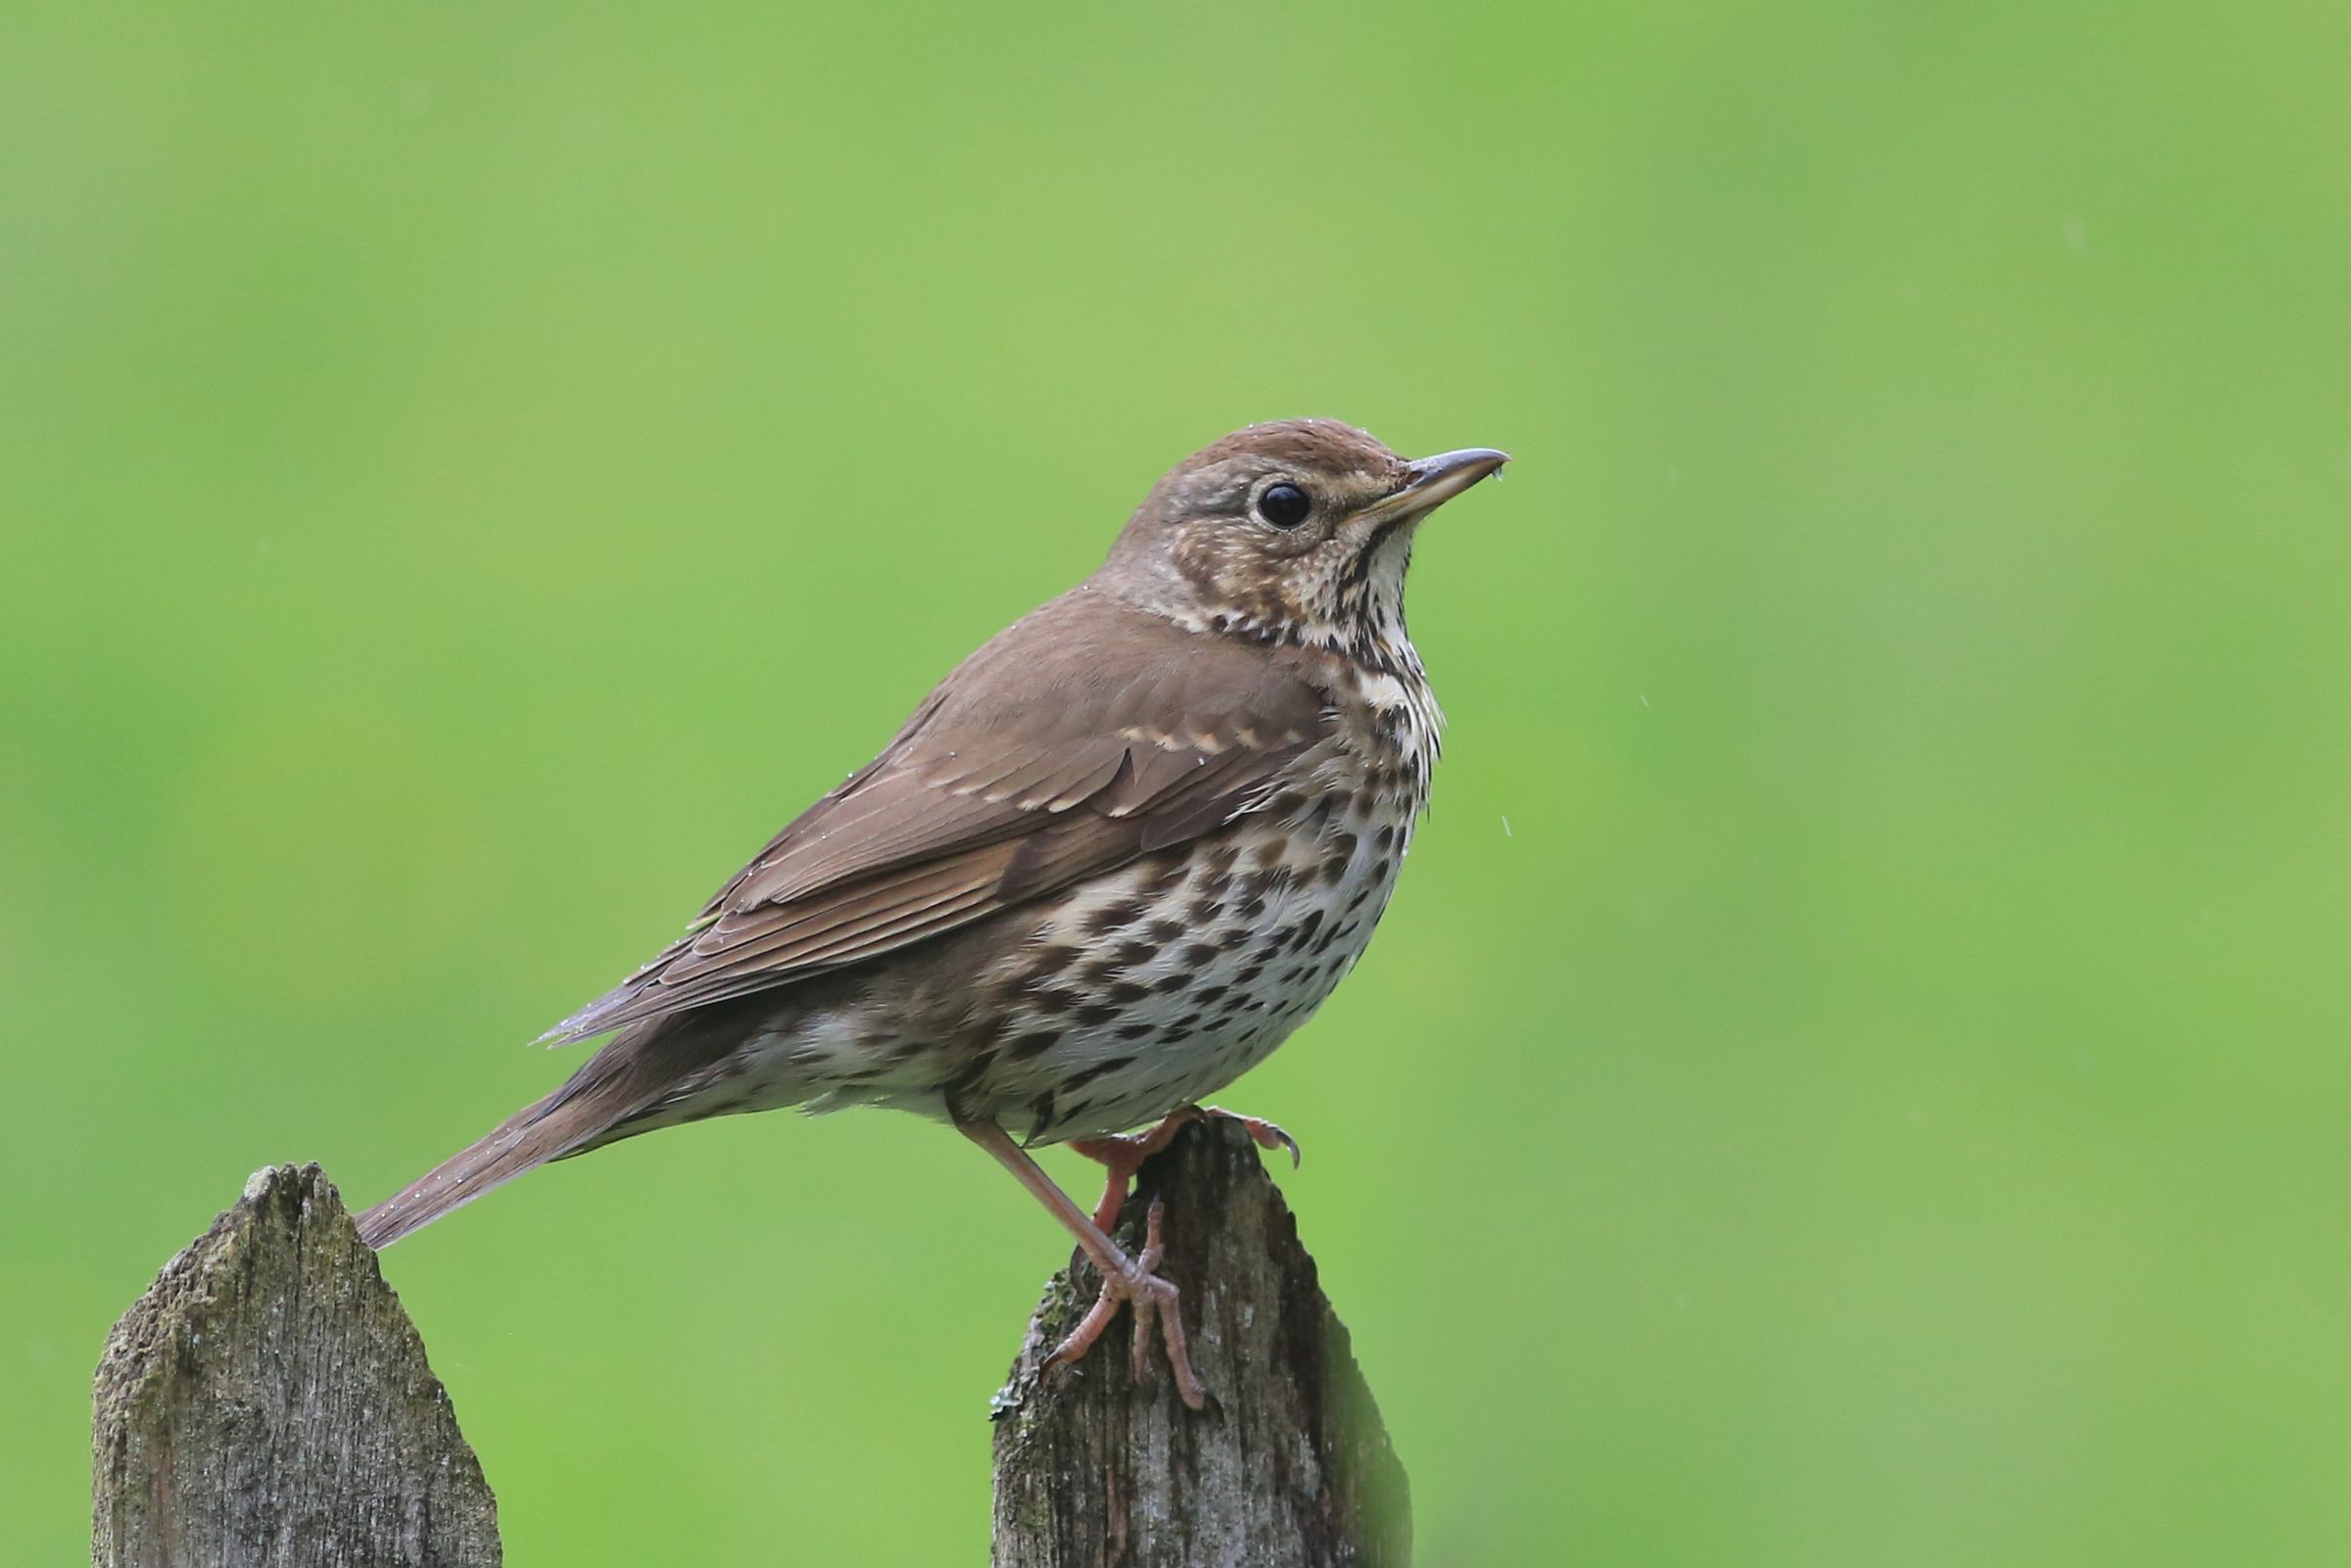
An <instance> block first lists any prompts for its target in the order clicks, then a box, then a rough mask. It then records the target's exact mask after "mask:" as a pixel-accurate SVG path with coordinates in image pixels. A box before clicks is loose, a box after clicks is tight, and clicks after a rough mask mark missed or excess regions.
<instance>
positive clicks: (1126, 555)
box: [1095, 419, 1508, 656]
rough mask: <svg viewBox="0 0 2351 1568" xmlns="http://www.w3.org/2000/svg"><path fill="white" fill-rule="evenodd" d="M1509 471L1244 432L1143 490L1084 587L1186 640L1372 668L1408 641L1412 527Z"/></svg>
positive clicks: (1461, 455) (1487, 463) (1491, 456)
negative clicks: (1306, 650) (1213, 635)
mask: <svg viewBox="0 0 2351 1568" xmlns="http://www.w3.org/2000/svg"><path fill="white" fill-rule="evenodd" d="M1507 460H1508V453H1505V452H1500V451H1493V450H1492V449H1490V448H1485V447H1472V448H1469V449H1466V450H1464V451H1448V452H1441V453H1439V454H1438V455H1436V456H1434V457H1422V458H1418V459H1413V458H1407V457H1400V456H1398V455H1397V454H1396V453H1394V452H1392V451H1389V450H1388V449H1387V448H1385V447H1383V446H1381V445H1380V444H1379V443H1378V442H1377V441H1375V440H1373V439H1372V438H1371V437H1370V436H1368V435H1366V434H1365V433H1364V432H1363V431H1361V430H1358V429H1356V428H1355V427H1354V426H1352V425H1344V424H1341V423H1339V422H1338V421H1337V420H1335V419H1282V420H1275V421H1273V422H1271V423H1268V424H1262V425H1251V426H1250V427H1249V428H1248V429H1246V430H1239V431H1235V432H1234V433H1233V434H1231V435H1229V436H1226V437H1225V438H1224V439H1223V440H1222V441H1219V442H1217V443H1215V444H1214V445H1212V446H1209V447H1205V448H1203V449H1201V450H1200V451H1196V452H1194V453H1193V454H1192V455H1191V456H1189V457H1186V458H1185V459H1184V460H1183V461H1181V462H1179V463H1177V464H1176V466H1175V467H1174V468H1172V469H1170V470H1169V471H1168V474H1167V477H1165V478H1164V479H1162V480H1160V482H1159V483H1158V484H1157V485H1155V486H1153V487H1152V490H1151V494H1150V495H1148V496H1146V497H1145V498H1143V503H1142V505H1140V506H1138V507H1136V508H1135V512H1134V516H1133V517H1132V518H1131V519H1129V520H1128V524H1127V527H1126V529H1125V531H1123V532H1122V533H1121V534H1120V535H1119V542H1118V544H1117V545H1116V546H1113V547H1112V549H1111V552H1110V559H1109V560H1107V561H1106V562H1104V563H1103V567H1102V570H1101V571H1100V572H1099V573H1097V574H1096V577H1095V584H1096V586H1097V587H1099V588H1101V589H1104V590H1106V591H1108V592H1110V593H1113V594H1118V595H1119V596H1120V597H1121V598H1124V599H1127V600H1128V601H1129V602H1131V603H1134V604H1137V605H1140V606H1141V607H1143V608H1145V609H1149V610H1153V611H1155V612H1157V613H1159V614H1162V615H1166V616H1168V617H1170V618H1171V619H1174V620H1176V621H1177V622H1179V623H1181V624H1183V625H1186V626H1189V627H1193V628H1194V629H1196V630H1204V631H1214V632H1233V633H1238V634H1241V635H1244V636H1249V637H1256V638H1262V639H1265V640H1267V641H1283V642H1294V643H1300V644H1304V645H1308V646H1316V647H1327V648H1334V649H1339V650H1342V651H1348V652H1353V653H1356V654H1358V655H1370V656H1375V655H1376V654H1378V653H1379V652H1382V651H1384V650H1387V649H1390V648H1394V647H1397V646H1399V645H1401V644H1403V643H1404V641H1405V628H1404V574H1405V568H1406V567H1407V565H1409V564H1410V563H1411V560H1412V554H1413V535H1414V532H1415V530H1416V529H1417V528H1418V527H1419V524H1420V520H1421V519H1422V518H1424V517H1426V516H1427V515H1428V514H1429V513H1430V512H1432V511H1434V510H1435V509H1436V508H1437V507H1438V506H1440V505H1442V504H1443V503H1444V502H1445V501H1447V500H1449V499H1452V498H1453V497H1455V496H1458V495H1460V494H1461V493H1462V492H1463V491H1464V490H1467V489H1468V488H1469V487H1470V486H1471V485H1474V484H1476V483H1477V482H1478V481H1479V480H1481V479H1483V478H1485V477H1486V476H1487V475H1488V474H1490V473H1492V472H1494V471H1495V470H1496V469H1498V468H1500V467H1501V466H1502V465H1503V463H1504V462H1506V461H1507Z"/></svg>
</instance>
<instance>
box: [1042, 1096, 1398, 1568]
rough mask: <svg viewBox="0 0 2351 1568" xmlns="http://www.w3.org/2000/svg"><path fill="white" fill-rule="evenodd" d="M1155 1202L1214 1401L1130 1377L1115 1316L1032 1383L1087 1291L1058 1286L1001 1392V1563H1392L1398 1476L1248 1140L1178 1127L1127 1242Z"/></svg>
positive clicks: (1152, 1167) (1052, 1567) (1086, 1566)
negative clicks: (1062, 1364)
mask: <svg viewBox="0 0 2351 1568" xmlns="http://www.w3.org/2000/svg"><path fill="white" fill-rule="evenodd" d="M1153 1194H1157V1195H1159V1196H1161V1197H1163V1198H1165V1199H1166V1200H1167V1205H1168V1226H1167V1246H1168V1252H1167V1259H1166V1262H1165V1265H1164V1266H1163V1268H1162V1269H1161V1272H1162V1273H1163V1274H1164V1275H1166V1276H1167V1277H1168V1278H1169V1279H1171V1280H1173V1281H1174V1282H1175V1284H1176V1287H1177V1288H1178V1289H1179V1290H1181V1291H1182V1292H1183V1313H1184V1322H1185V1325H1186V1327H1187V1328H1188V1330H1189V1331H1190V1336H1191V1349H1192V1364H1193V1366H1194V1367H1195V1368H1196V1369H1197V1370H1198V1372H1199V1373H1200V1377H1201V1380H1202V1381H1203V1382H1205V1383H1206V1384H1207V1385H1208V1387H1209V1389H1210V1392H1211V1395H1212V1398H1211V1400H1210V1402H1209V1407H1208V1408H1207V1409H1206V1410H1201V1411H1193V1410H1187V1409H1185V1408H1184V1406H1183V1405H1182V1403H1181V1402H1179V1401H1178V1400H1177V1399H1176V1392H1175V1390H1174V1389H1173V1388H1172V1387H1171V1386H1170V1385H1169V1381H1168V1379H1167V1378H1166V1376H1165V1375H1164V1373H1163V1375H1162V1376H1161V1377H1160V1379H1159V1380H1158V1382H1156V1383H1154V1384H1149V1385H1137V1384H1136V1383H1135V1382H1134V1381H1133V1379H1132V1377H1131V1376H1130V1375H1129V1373H1128V1344H1129V1340H1128V1326H1127V1325H1128V1314H1127V1313H1124V1312H1122V1313H1121V1314H1120V1315H1119V1318H1118V1321H1117V1322H1116V1323H1114V1324H1113V1325H1112V1327H1111V1328H1110V1330H1109V1331H1108V1332H1106V1333H1105V1334H1104V1335H1103V1336H1102V1339H1101V1342H1100V1343H1099V1344H1097V1345H1096V1346H1095V1347H1094V1349H1093V1351H1092V1353H1091V1354H1088V1355H1087V1356H1086V1358H1085V1359H1084V1360H1083V1361H1081V1362H1080V1363H1079V1364H1078V1365H1077V1366H1075V1367H1070V1368H1065V1369H1061V1370H1057V1371H1054V1372H1051V1373H1047V1374H1044V1375H1042V1376H1041V1377H1040V1375H1039V1373H1038V1370H1037V1366H1038V1362H1039V1361H1040V1360H1041V1359H1042V1357H1043V1356H1044V1355H1045V1354H1047V1353H1049V1352H1050V1351H1051V1349H1052V1348H1053V1346H1054V1345H1055V1344H1056V1343H1057V1342H1058V1341H1059V1339H1060V1337H1061V1335H1062V1334H1063V1333H1064V1332H1066V1331H1067V1329H1068V1328H1069V1326H1070V1325H1071V1324H1072V1323H1075V1322H1076V1321H1077V1320H1078V1318H1079V1316H1080V1315H1081V1314H1082V1313H1083V1312H1084V1310H1085V1308H1086V1307H1088V1306H1089V1305H1090V1304H1091V1303H1092V1301H1093V1299H1094V1292H1095V1289H1096V1286H1097V1283H1098V1282H1096V1281H1094V1280H1092V1279H1091V1277H1090V1275H1087V1274H1085V1273H1084V1272H1083V1271H1082V1270H1079V1269H1076V1268H1075V1267H1074V1268H1073V1269H1071V1270H1065V1271H1064V1272H1063V1273H1061V1274H1059V1275H1057V1276H1056V1277H1055V1278H1054V1280H1053V1282H1052V1283H1051V1284H1050V1285H1049V1286H1047V1287H1046V1290H1045V1297H1044V1301H1043V1302H1042V1303H1041V1304H1040V1305H1039V1306H1038V1307H1037V1311H1036V1317H1035V1319H1034V1320H1033V1321H1032V1323H1031V1325H1030V1329H1029V1338H1028V1342H1027V1344H1025V1345H1024V1346H1023V1347H1022V1350H1021V1354H1020V1357H1019V1359H1018V1360H1016V1361H1015V1362H1014V1364H1013V1370H1012V1381H1011V1382H1010V1383H1009V1384H1008V1385H1007V1386H1006V1387H1005V1389H1004V1391H1003V1392H1002V1393H1001V1394H999V1395H998V1396H997V1397H996V1412H997V1426H996V1445H995V1446H996V1500H995V1568H1105V1565H1110V1564H1116V1565H1120V1568H1176V1565H1187V1568H1204V1565H1211V1564H1214V1565H1228V1564H1229V1565H1247V1568H1326V1565H1336V1564H1358V1565H1366V1568H1372V1565H1392V1564H1402V1563H1404V1562H1405V1561H1406V1560H1407V1559H1408V1557H1409V1556H1410V1553H1411V1549H1412V1520H1411V1504H1410V1501H1409V1498H1408V1494H1407V1488H1406V1483H1405V1477H1404V1467H1403V1466H1402V1465H1401V1464H1399V1463H1398V1462H1397V1459H1396V1454H1395V1451H1394V1449H1391V1448H1390V1447H1389V1446H1388V1437H1387V1432H1386V1430H1385V1429H1384V1428H1383V1427H1382V1426H1381V1425H1380V1419H1379V1407H1378V1405H1377V1404H1376V1403H1374V1402H1373V1401H1372V1398H1371V1391H1370V1389H1369V1388H1367V1386H1366V1385H1365V1382H1364V1378H1363V1374H1362V1373H1361V1372H1360V1371H1359V1370H1358V1369H1357V1367H1356V1364H1355V1358H1354V1356H1353V1354H1350V1351H1349V1347H1348V1340H1347V1330H1346V1328H1345V1327H1344V1325H1342V1324H1341V1323H1340V1322H1339V1320H1338V1318H1337V1317H1336V1316H1335V1315H1334V1314H1333V1313H1332V1311H1331V1309H1330V1303H1329V1302H1328V1301H1327V1300H1325V1299H1324V1297H1323V1295H1322V1291H1321V1287H1320V1283H1319V1279H1318V1277H1317V1274H1316V1269H1315V1260H1314V1259H1312V1258H1310V1257H1308V1256H1307V1252H1306V1249H1305V1248H1304V1247H1302V1246H1300V1245H1299V1242H1298V1226H1297V1222H1296V1221H1295V1220H1293V1219H1292V1218H1291V1217H1290V1211H1289V1206H1288V1205H1287V1204H1285V1203H1283V1202H1282V1199H1281V1194H1280V1192H1279V1191H1278V1190H1276V1189H1275V1187H1274V1185H1273V1183H1272V1180H1271V1178H1270V1177H1269V1176H1268V1175H1267V1174H1266V1171H1265V1168H1264V1164H1263V1163H1262V1161H1261V1159H1260V1157H1259V1155H1258V1151H1257V1147H1256V1145H1254V1144H1253V1143H1251V1142H1250V1141H1249V1137H1248V1134H1247V1133H1245V1132H1243V1131H1242V1130H1241V1129H1240V1128H1239V1127H1237V1126H1234V1125H1233V1124H1231V1123H1229V1122H1212V1123H1208V1124H1205V1125H1197V1124H1196V1125H1193V1126H1190V1127H1186V1128H1185V1129H1184V1130H1183V1132H1182V1133H1181V1134H1180V1135H1179V1136H1178V1137H1177V1138H1176V1141H1175V1142H1174V1143H1173V1144H1171V1145H1170V1146H1169V1147H1168V1149H1167V1151H1166V1152H1165V1153H1163V1154H1161V1155H1160V1156H1159V1157H1158V1158H1157V1159H1155V1160H1153V1161H1151V1162H1150V1163H1149V1164H1146V1165H1144V1166H1143V1168H1142V1170H1141V1171H1140V1172H1138V1173H1137V1175H1136V1177H1135V1187H1134V1197H1133V1199H1132V1201H1130V1202H1129V1203H1128V1206H1127V1222H1126V1224H1125V1226H1124V1233H1123V1234H1122V1236H1121V1238H1120V1240H1121V1242H1122V1244H1123V1245H1125V1246H1128V1247H1129V1248H1132V1247H1134V1246H1137V1245H1139V1243H1140V1237H1139V1235H1138V1234H1136V1232H1137V1231H1139V1228H1140V1226H1141V1222H1142V1220H1141V1216H1142V1214H1143V1212H1144V1211H1145V1210H1146V1209H1147V1208H1148V1207H1149V1205H1150V1200H1151V1197H1152V1195H1153Z"/></svg>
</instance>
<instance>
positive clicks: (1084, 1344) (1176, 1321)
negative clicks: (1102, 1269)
mask: <svg viewBox="0 0 2351 1568" xmlns="http://www.w3.org/2000/svg"><path fill="white" fill-rule="evenodd" d="M1166 1212H1167V1206H1166V1205H1164V1204H1162V1203H1161V1202H1160V1201H1159V1200H1158V1199H1156V1198H1154V1199H1152V1200H1151V1209H1150V1212H1148V1214H1146V1215H1145V1217H1144V1220H1143V1246H1142V1250H1141V1251H1139V1252H1137V1253H1136V1254H1135V1255H1134V1256H1133V1257H1132V1258H1131V1259H1127V1260H1126V1262H1125V1266H1124V1267H1122V1268H1119V1269H1117V1270H1116V1271H1114V1272H1109V1273H1105V1274H1104V1275H1103V1276H1102V1294H1101V1295H1099V1296H1097V1297H1095V1298H1094V1305H1093V1306H1092V1307H1089V1308H1087V1309H1086V1314H1085V1316H1083V1317H1082V1318H1080V1319H1079V1320H1078V1326H1077V1327H1076V1328H1074V1329H1072V1330H1070V1332H1069V1334H1068V1336H1067V1337H1066V1338H1064V1339H1063V1340H1062V1342H1061V1343H1060V1344H1059V1345H1057V1346H1055V1347H1054V1348H1053V1354H1050V1355H1048V1356H1046V1357H1045V1370H1046V1371H1048V1372H1049V1371H1051V1370H1052V1369H1053V1368H1055V1367H1057V1366H1069V1365H1072V1364H1074V1363H1075V1362H1077V1361H1079V1360H1080V1359H1082V1358H1083V1357H1084V1355H1085V1353H1086V1352H1087V1351H1090V1350H1092V1349H1093V1348H1094V1341H1096V1340H1098V1339H1100V1338H1101V1337H1102V1331H1103V1330H1104V1329H1105V1328H1108V1327H1109V1326H1110V1320H1111V1319H1112V1318H1114V1317H1116V1316H1118V1315H1119V1304H1120V1303H1122V1302H1126V1303H1131V1304H1132V1306H1133V1308H1134V1322H1133V1324H1132V1343H1131V1346H1130V1347H1129V1349H1130V1352H1131V1354H1130V1370H1131V1371H1132V1373H1133V1376H1134V1380H1135V1381H1136V1382H1137V1383H1149V1382H1152V1381H1154V1380H1156V1378H1157V1377H1158V1375H1159V1374H1158V1368H1157V1367H1156V1366H1155V1365H1154V1364H1153V1362H1152V1356H1151V1330H1152V1327H1153V1326H1154V1324H1156V1325H1157V1327H1158V1329H1159V1335H1160V1338H1161V1339H1162V1340H1164V1341H1165V1342H1166V1344H1167V1347H1168V1365H1169V1367H1170V1369H1171V1370H1173V1371H1174V1373H1175V1374H1176V1395H1177V1397H1179V1398H1180V1399H1181V1400H1182V1401H1183V1402H1184V1403H1186V1404H1188V1405H1190V1406H1191V1407H1192V1408H1193V1409H1195V1410H1197V1409H1201V1408H1204V1407H1205V1406H1206V1405H1207V1403H1208V1390H1207V1389H1206V1388H1205V1387H1203V1386H1202V1385H1201V1382H1200V1379H1199V1377H1198V1375H1197V1374H1195V1373H1194V1372H1193V1371H1192V1356H1191V1348H1190V1345H1189V1344H1188V1342H1187V1341H1186V1340H1185V1338H1184V1333H1183V1310H1182V1306H1181V1297H1182V1293H1181V1292H1180V1291H1178V1290H1177V1289H1176V1287H1175V1286H1174V1285H1173V1284H1171V1283H1169V1282H1168V1281H1167V1280H1164V1279H1162V1278H1160V1277H1159V1275H1158V1274H1157V1273H1156V1272H1154V1271H1155V1270H1156V1269H1157V1268H1158V1267H1159V1264H1160V1259H1162V1258H1164V1257H1165V1256H1166V1255H1167V1248H1166V1245H1165V1244H1164V1243H1163V1242H1162V1241H1161V1239H1160V1222H1161V1219H1162V1218H1163V1216H1164V1215H1165V1214H1166Z"/></svg>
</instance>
